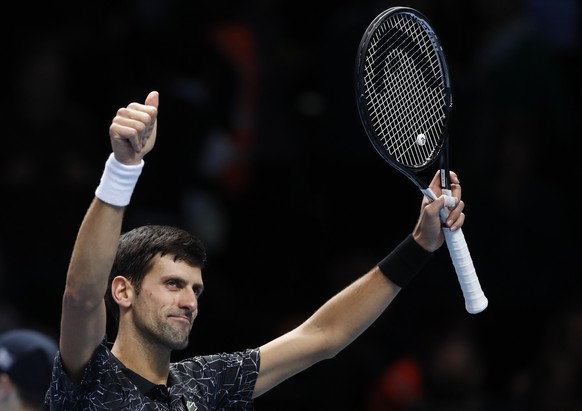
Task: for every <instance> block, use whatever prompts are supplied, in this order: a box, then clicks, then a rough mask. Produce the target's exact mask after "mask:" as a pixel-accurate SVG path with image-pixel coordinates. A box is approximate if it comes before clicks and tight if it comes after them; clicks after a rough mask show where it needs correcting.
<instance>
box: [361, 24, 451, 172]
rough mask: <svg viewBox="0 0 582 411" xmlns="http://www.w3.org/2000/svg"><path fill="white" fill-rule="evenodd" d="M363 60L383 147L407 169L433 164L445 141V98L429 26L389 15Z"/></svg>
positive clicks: (373, 117) (373, 118) (372, 113)
mask: <svg viewBox="0 0 582 411" xmlns="http://www.w3.org/2000/svg"><path fill="white" fill-rule="evenodd" d="M365 58H366V60H365V65H364V89H365V94H366V99H367V105H368V110H369V111H370V118H371V121H372V124H373V127H374V128H375V129H376V133H377V135H378V136H379V138H380V139H381V142H382V144H383V146H384V147H385V149H386V150H387V151H388V152H389V154H390V155H392V156H393V157H394V158H395V159H396V160H397V161H398V162H400V163H402V164H405V165H407V166H409V167H416V168H419V167H423V166H424V165H425V164H428V163H430V162H432V160H433V158H434V156H436V154H438V151H439V149H440V145H441V144H442V143H441V142H442V138H443V137H442V136H443V130H444V127H445V120H446V111H445V98H446V96H445V85H444V81H443V78H442V75H441V74H440V72H441V71H440V65H439V60H438V57H437V54H436V52H435V46H434V44H433V42H432V40H431V38H430V36H429V34H427V32H426V29H425V28H424V27H423V26H422V25H421V23H420V22H418V21H417V20H416V19H412V18H411V17H410V16H407V15H404V16H395V17H393V18H391V19H386V20H385V21H383V22H382V24H381V25H380V26H378V27H377V28H376V30H375V32H374V35H373V37H372V39H370V44H369V47H368V51H367V53H366V57H365Z"/></svg>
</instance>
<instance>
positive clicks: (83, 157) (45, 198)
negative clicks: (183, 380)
mask: <svg viewBox="0 0 582 411" xmlns="http://www.w3.org/2000/svg"><path fill="white" fill-rule="evenodd" d="M395 5H404V6H411V7H415V8H417V9H418V10H420V11H421V12H423V13H424V14H425V15H426V16H427V17H428V18H429V19H430V20H431V21H432V22H433V24H434V26H435V27H436V31H437V33H438V34H439V37H440V38H441V41H442V43H443V46H444V48H445V52H446V54H447V57H448V60H449V65H450V68H451V77H452V82H453V93H454V94H453V95H454V117H453V122H452V125H451V168H452V169H453V170H455V171H457V172H458V174H459V175H460V179H461V182H462V183H463V199H464V200H465V202H466V209H465V212H466V215H467V221H466V224H465V226H464V233H465V237H466V239H467V242H468V244H469V247H470V250H471V255H472V257H473V261H474V264H475V267H476V269H477V273H478V275H479V277H480V280H481V284H482V286H483V289H484V291H485V293H486V295H487V297H488V298H489V307H488V308H487V309H486V310H485V311H484V312H482V313H480V314H476V315H471V314H468V313H467V312H466V311H465V309H464V303H463V299H462V295H461V292H460V288H459V286H458V283H457V280H456V276H455V273H454V269H453V267H452V264H451V262H450V258H449V256H448V253H447V251H446V247H445V248H443V249H441V250H439V252H438V253H437V256H436V261H435V262H433V264H431V265H430V267H429V268H428V269H426V270H424V271H423V272H422V273H421V274H420V275H419V276H418V277H417V278H416V279H415V280H414V282H413V283H412V284H411V285H410V287H408V288H407V289H405V290H403V292H402V293H401V294H400V295H399V296H398V298H397V300H396V301H395V302H394V304H393V305H392V306H391V307H390V308H389V310H388V311H387V312H386V313H385V314H384V315H383V316H382V317H381V318H380V319H379V320H378V321H377V322H376V323H375V324H374V325H373V326H372V327H371V328H370V329H369V330H368V331H367V332H366V333H365V334H364V335H362V336H361V337H360V338H359V339H358V340H356V341H355V342H354V343H353V344H352V345H351V346H350V347H348V348H347V349H346V350H345V351H343V352H342V353H340V354H339V355H338V356H337V357H336V358H335V359H333V360H331V361H326V362H324V363H321V364H318V365H316V366H314V367H313V368H311V369H309V370H307V371H305V372H304V373H302V374H300V375H298V376H296V377H293V378H292V379H291V380H289V381H287V382H286V383H283V384H282V385H281V386H279V387H277V388H275V389H274V390H272V391H271V392H269V393H267V394H266V395H264V396H263V397H260V398H259V399H258V400H257V403H256V409H257V410H280V411H281V410H291V409H302V410H324V409H325V410H328V409H329V410H331V409H333V410H362V411H379V410H464V411H471V410H475V411H477V410H504V409H506V410H553V411H556V410H573V409H580V408H576V407H581V404H582V401H581V399H580V393H582V383H581V381H582V379H581V374H582V309H581V308H580V304H579V303H580V301H581V298H580V296H581V295H582V294H581V291H582V288H581V286H582V282H581V280H580V274H581V273H580V268H579V264H578V260H579V259H578V255H579V254H578V253H580V245H581V241H580V228H581V227H580V226H581V224H580V217H579V215H580V210H579V206H578V204H577V202H576V201H575V200H574V197H575V196H576V191H577V190H576V187H577V186H578V184H579V175H580V173H579V172H578V156H577V155H576V151H575V150H576V149H577V148H578V144H579V142H578V140H579V138H580V127H579V118H580V116H581V115H582V107H581V97H582V79H581V74H582V67H581V43H580V37H581V34H580V3H579V2H578V1H575V0H522V1H519V0H488V1H484V0H478V1H472V2H464V1H451V0H435V1H420V0H419V1H401V2H391V1H382V2H381V1H355V0H351V1H348V0H340V1H336V2H333V3H332V4H329V5H328V6H326V7H324V6H322V5H319V4H318V3H317V2H308V1H295V2H284V1H280V2H275V1H268V0H255V1H250V0H246V1H237V2H229V1H225V0H218V1H212V2H203V3H202V2H189V1H182V0H141V1H137V0H134V1H102V2H99V3H90V2H75V3H73V2H59V1H56V2H43V3H39V4H35V3H33V4H30V3H22V2H21V3H17V4H14V5H13V10H12V11H11V12H6V11H5V14H4V24H3V25H2V29H1V30H2V41H3V44H4V50H5V51H4V53H3V68H4V74H3V76H4V78H5V79H6V80H7V81H6V83H5V86H4V87H3V90H2V94H3V96H4V97H3V98H2V110H1V111H0V115H1V116H2V125H3V127H2V128H3V132H2V134H3V137H2V148H3V150H2V153H3V156H2V161H1V163H0V184H1V186H0V187H1V192H2V202H1V205H0V207H1V208H0V218H1V219H2V220H1V224H0V230H1V234H0V303H1V310H2V311H1V313H2V315H1V316H0V329H1V330H5V329H9V328H12V327H15V326H22V325H25V326H30V327H34V328H38V329H41V330H44V331H45V332H47V333H49V334H52V335H54V336H58V332H59V314H60V299H61V294H62V290H63V286H64V281H65V274H66V270H67V264H68V259H69V255H70V252H71V250H72V246H73V242H74V240H75V235H76V231H77V228H78V226H79V224H80V222H81V219H82V217H83V215H84V212H85V210H86V208H87V206H88V205H89V202H90V201H91V199H92V197H93V194H94V190H95V188H96V186H97V184H98V181H99V177H100V176H101V172H102V169H103V165H104V162H105V160H106V158H107V155H108V154H109V152H110V145H109V137H108V127H109V124H110V121H111V119H112V118H113V117H114V116H115V112H116V110H117V109H118V108H119V107H122V106H125V105H127V104H128V103H129V102H132V101H139V102H142V101H143V100H144V99H145V97H146V95H147V93H148V92H149V91H150V90H158V91H159V92H160V112H159V113H160V114H159V137H158V142H157V145H156V148H155V149H154V151H153V152H152V153H151V154H150V155H149V156H148V157H147V158H146V164H147V165H146V167H145V169H144V172H143V174H142V177H141V179H140V183H139V184H138V186H137V188H136V191H135V193H134V196H133V199H132V204H131V205H130V207H129V208H128V210H127V218H126V226H127V228H131V227H133V226H135V225H138V224H144V223H167V224H175V225H179V226H182V227H185V228H188V229H190V230H192V231H193V232H195V233H197V234H198V235H199V236H200V237H202V238H203V240H204V241H205V243H206V244H207V247H208V249H209V254H210V256H209V264H208V268H207V270H206V273H205V282H206V287H207V291H206V292H205V294H204V297H203V299H202V301H201V304H202V306H201V312H200V315H199V317H198V319H197V322H196V324H195V327H194V330H193V335H192V343H191V346H190V348H189V349H188V350H186V351H184V352H180V353H176V358H180V357H184V356H188V355H192V354H207V353H215V352H220V351H233V350H239V349H244V348H247V347H254V346H257V345H260V344H262V343H264V342H266V341H268V340H269V339H271V338H274V337H276V336H278V335H279V334H280V333H282V332H284V331H286V330H288V329H289V328H290V327H293V326H294V325H296V324H298V323H299V322H300V321H302V320H303V319H305V318H306V317H307V316H308V315H310V314H311V313H312V312H313V311H314V310H315V309H316V308H317V307H319V306H320V305H321V304H322V303H323V302H324V301H325V300H326V299H327V298H329V297H331V296H332V295H333V294H334V293H335V292H337V291H339V290H340V289H341V288H342V287H344V286H345V285H347V284H348V283H349V282H351V281H352V280H354V279H355V278H356V277H357V276H359V275H360V274H362V273H364V272H365V271H367V270H368V269H369V268H370V267H372V266H373V265H374V264H375V263H376V262H377V261H378V260H379V259H381V258H382V257H383V256H384V255H385V254H386V253H387V252H388V251H390V250H391V248H392V247H393V246H395V245H396V244H397V243H398V242H399V241H400V240H401V239H402V238H403V237H404V236H405V235H406V234H407V233H408V232H410V231H411V229H412V227H413V225H414V223H415V221H416V218H417V215H418V210H419V206H420V200H421V197H420V193H419V192H418V189H417V188H416V187H414V186H413V185H412V184H411V183H410V182H409V181H408V180H407V179H406V178H404V177H403V176H401V175H400V174H398V173H397V172H396V171H395V170H394V169H392V168H391V167H390V166H388V165H387V164H386V163H384V162H383V160H382V159H381V158H380V157H379V156H378V155H377V154H376V153H375V152H374V150H373V148H372V146H371V145H370V143H369V142H368V139H367V137H366V136H365V134H364V131H363V128H362V126H361V124H360V120H359V118H358V114H357V111H356V107H355V99H354V90H353V68H354V61H355V55H356V49H357V46H358V44H359V41H360V38H361V36H362V34H363V33H364V31H365V29H366V28H367V26H368V24H369V23H370V21H371V20H372V19H373V18H374V17H375V16H376V15H377V14H379V13H380V12H381V11H383V10H385V9H387V8H389V7H391V6H395ZM576 197H577V196H576Z"/></svg>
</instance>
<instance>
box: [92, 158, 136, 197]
mask: <svg viewBox="0 0 582 411" xmlns="http://www.w3.org/2000/svg"><path fill="white" fill-rule="evenodd" d="M143 165H144V161H143V160H141V163H140V164H136V165H125V164H122V163H120V162H119V161H117V160H116V159H115V156H114V154H113V153H111V154H110V155H109V158H108V159H107V161H106V162H105V169H104V170H103V175H102V176H101V182H100V183H99V186H98V187H97V189H96V190H95V195H96V196H97V198H98V199H100V200H101V201H103V202H105V203H107V204H111V205H114V206H118V207H125V206H126V205H128V204H129V200H130V199H131V195H132V194H133V189H134V188H135V184H136V183H137V179H138V178H139V176H140V174H141V171H142V169H143Z"/></svg>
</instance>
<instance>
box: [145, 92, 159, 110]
mask: <svg viewBox="0 0 582 411" xmlns="http://www.w3.org/2000/svg"><path fill="white" fill-rule="evenodd" d="M145 104H146V105H147V106H152V107H155V108H158V107H159V104H160V93H158V92H157V91H152V92H150V93H149V94H148V96H147V97H146V100H145Z"/></svg>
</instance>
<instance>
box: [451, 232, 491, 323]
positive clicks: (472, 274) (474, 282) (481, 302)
mask: <svg viewBox="0 0 582 411" xmlns="http://www.w3.org/2000/svg"><path fill="white" fill-rule="evenodd" d="M443 234H444V235H445V240H446V242H447V247H448V249H449V253H450V254H451V260H452V261H453V266H454V267H455V271H456V272H457V278H458V279H459V284H460V285H461V290H462V291H463V297H464V298H465V308H466V309H467V312H468V313H470V314H477V313H480V312H481V311H483V310H484V309H485V308H487V304H488V300H487V297H485V293H484V292H483V290H482V289H481V284H480V283H479V278H478V277H477V272H476V271H475V267H474V266H473V260H472V259H471V254H470V253H469V247H468V246H467V242H466V241H465V235H464V234H463V231H462V229H458V230H456V231H451V230H449V229H448V228H446V227H445V228H443Z"/></svg>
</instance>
